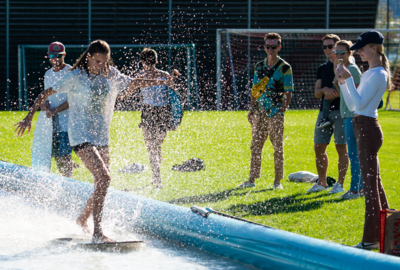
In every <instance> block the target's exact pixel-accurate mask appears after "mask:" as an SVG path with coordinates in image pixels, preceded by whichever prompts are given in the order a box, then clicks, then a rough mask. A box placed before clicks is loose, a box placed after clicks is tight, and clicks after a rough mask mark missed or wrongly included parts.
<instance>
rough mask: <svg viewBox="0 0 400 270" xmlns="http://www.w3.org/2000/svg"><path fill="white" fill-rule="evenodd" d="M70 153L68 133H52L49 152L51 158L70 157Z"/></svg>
mask: <svg viewBox="0 0 400 270" xmlns="http://www.w3.org/2000/svg"><path fill="white" fill-rule="evenodd" d="M71 153H72V148H71V145H70V144H69V138H68V132H66V131H62V132H56V133H53V147H52V151H51V156H52V157H55V158H57V157H62V156H70V155H71Z"/></svg>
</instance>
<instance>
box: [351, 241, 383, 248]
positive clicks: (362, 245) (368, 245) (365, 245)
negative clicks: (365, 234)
mask: <svg viewBox="0 0 400 270" xmlns="http://www.w3.org/2000/svg"><path fill="white" fill-rule="evenodd" d="M353 247H355V248H361V249H379V242H375V243H367V242H364V243H363V242H360V243H358V244H357V245H355V246H353Z"/></svg>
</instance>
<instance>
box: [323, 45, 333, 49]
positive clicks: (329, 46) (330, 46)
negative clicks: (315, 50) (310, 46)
mask: <svg viewBox="0 0 400 270" xmlns="http://www.w3.org/2000/svg"><path fill="white" fill-rule="evenodd" d="M333 46H334V45H332V44H329V45H322V49H324V50H326V48H328V49H330V50H331V49H332V48H333Z"/></svg>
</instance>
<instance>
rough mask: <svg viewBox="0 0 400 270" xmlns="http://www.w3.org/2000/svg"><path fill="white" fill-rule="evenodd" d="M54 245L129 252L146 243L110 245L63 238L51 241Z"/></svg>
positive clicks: (88, 240) (128, 242) (139, 241)
mask: <svg viewBox="0 0 400 270" xmlns="http://www.w3.org/2000/svg"><path fill="white" fill-rule="evenodd" d="M53 242H56V243H69V244H72V245H73V246H76V247H79V248H83V249H90V250H99V251H117V252H120V251H130V250H135V249H140V248H141V247H143V244H144V243H146V242H145V241H142V240H135V241H117V242H112V243H104V242H103V243H92V242H90V239H87V238H86V239H85V238H80V237H63V238H56V239H54V240H53Z"/></svg>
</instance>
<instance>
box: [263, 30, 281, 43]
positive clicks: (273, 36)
mask: <svg viewBox="0 0 400 270" xmlns="http://www.w3.org/2000/svg"><path fill="white" fill-rule="evenodd" d="M267 39H277V40H278V46H281V42H282V38H281V36H280V35H279V34H278V33H267V34H265V36H264V43H265V41H267Z"/></svg>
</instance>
